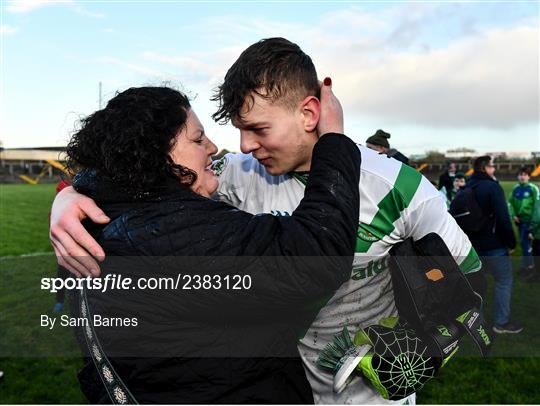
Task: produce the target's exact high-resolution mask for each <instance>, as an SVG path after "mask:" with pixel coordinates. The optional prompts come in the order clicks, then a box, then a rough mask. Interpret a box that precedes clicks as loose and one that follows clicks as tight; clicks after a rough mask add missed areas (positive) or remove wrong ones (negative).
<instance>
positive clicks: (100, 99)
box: [99, 82, 102, 110]
mask: <svg viewBox="0 0 540 406" xmlns="http://www.w3.org/2000/svg"><path fill="white" fill-rule="evenodd" d="M101 87H102V86H101V82H99V109H100V110H101V100H102V99H101V94H102V93H101Z"/></svg>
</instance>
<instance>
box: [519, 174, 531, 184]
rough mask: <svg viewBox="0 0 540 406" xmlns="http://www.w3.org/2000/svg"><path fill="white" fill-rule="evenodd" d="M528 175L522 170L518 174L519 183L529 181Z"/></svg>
mask: <svg viewBox="0 0 540 406" xmlns="http://www.w3.org/2000/svg"><path fill="white" fill-rule="evenodd" d="M529 179H530V177H529V175H528V174H527V172H522V173H520V174H519V175H518V181H519V183H527V182H528V181H529Z"/></svg>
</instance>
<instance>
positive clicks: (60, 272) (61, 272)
mask: <svg viewBox="0 0 540 406" xmlns="http://www.w3.org/2000/svg"><path fill="white" fill-rule="evenodd" d="M68 186H71V181H70V180H69V179H65V180H62V181H61V182H60V183H58V185H56V194H58V193H60V191H61V190H62V189H64V188H65V187H68ZM49 220H50V214H49ZM56 277H57V278H62V279H66V278H69V277H70V273H69V271H68V270H67V269H66V268H64V267H63V266H60V265H58V268H57V271H56ZM65 296H66V288H61V289H58V291H57V292H56V303H55V304H54V308H53V311H54V312H55V313H62V310H63V309H64V301H65Z"/></svg>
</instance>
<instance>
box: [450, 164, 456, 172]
mask: <svg viewBox="0 0 540 406" xmlns="http://www.w3.org/2000/svg"><path fill="white" fill-rule="evenodd" d="M448 172H450V173H456V164H454V163H452V164H450V165H449V166H448Z"/></svg>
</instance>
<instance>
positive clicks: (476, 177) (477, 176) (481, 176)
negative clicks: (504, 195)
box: [470, 172, 497, 182]
mask: <svg viewBox="0 0 540 406" xmlns="http://www.w3.org/2000/svg"><path fill="white" fill-rule="evenodd" d="M481 180H490V181H492V182H497V180H496V179H494V178H492V177H491V176H489V175H488V174H487V173H485V172H474V173H473V174H472V175H471V178H470V181H471V182H478V181H481Z"/></svg>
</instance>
